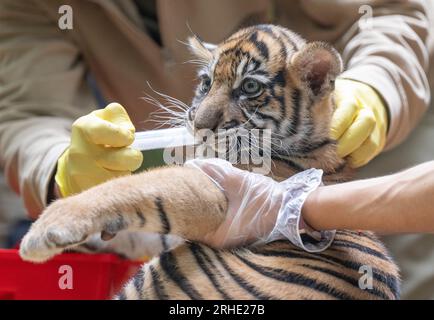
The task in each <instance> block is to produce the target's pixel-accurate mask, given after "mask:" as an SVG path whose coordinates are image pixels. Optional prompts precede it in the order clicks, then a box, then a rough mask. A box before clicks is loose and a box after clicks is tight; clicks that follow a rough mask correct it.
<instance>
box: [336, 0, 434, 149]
mask: <svg viewBox="0 0 434 320" xmlns="http://www.w3.org/2000/svg"><path fill="white" fill-rule="evenodd" d="M431 1H432V0H428V1H424V0H422V1H419V0H410V1H401V2H391V1H376V2H375V3H376V5H375V6H374V5H373V6H372V9H373V10H372V13H373V17H372V19H369V18H366V17H365V18H362V19H361V20H359V21H358V22H356V23H355V24H354V25H353V26H352V27H351V28H350V29H349V31H348V32H346V34H345V35H344V37H343V40H342V42H343V44H341V45H342V47H343V59H344V63H345V65H346V69H347V71H345V72H344V73H343V75H342V77H344V78H349V79H354V80H358V81H361V82H364V83H366V84H369V85H370V86H372V87H373V88H375V89H376V90H377V91H378V92H379V93H380V94H381V96H382V97H383V99H384V101H385V102H386V104H387V106H388V109H389V114H390V123H389V131H388V138H387V144H386V149H390V148H392V147H394V146H396V145H397V144H399V143H400V142H402V141H403V140H404V139H405V138H406V137H407V135H408V134H409V133H410V132H411V130H412V129H413V128H414V127H415V126H416V125H417V124H418V122H419V120H420V118H421V117H422V115H423V114H424V112H425V111H426V109H427V108H428V105H429V101H430V89H429V84H428V80H427V75H426V73H427V70H428V66H429V61H428V60H429V52H428V44H427V43H428V35H429V31H430V32H432V31H433V30H434V26H433V22H432V21H429V19H428V13H429V11H428V10H432V5H431V4H432V2H431ZM430 7H431V9H430Z"/></svg>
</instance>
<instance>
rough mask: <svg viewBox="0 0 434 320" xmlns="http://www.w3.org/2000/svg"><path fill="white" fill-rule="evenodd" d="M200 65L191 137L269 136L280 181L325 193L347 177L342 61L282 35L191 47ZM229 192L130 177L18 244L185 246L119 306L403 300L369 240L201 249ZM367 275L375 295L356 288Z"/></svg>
mask: <svg viewBox="0 0 434 320" xmlns="http://www.w3.org/2000/svg"><path fill="white" fill-rule="evenodd" d="M189 43H190V47H191V49H192V51H193V52H194V54H195V55H196V56H197V58H198V60H199V61H200V63H201V64H202V68H201V69H200V71H199V77H200V79H201V84H200V85H199V87H198V89H197V92H196V96H195V98H194V100H193V102H192V105H191V108H190V109H189V110H188V113H187V115H186V116H187V122H188V125H189V126H191V127H193V128H194V129H203V128H208V129H212V130H218V129H221V128H224V129H231V128H237V127H239V126H243V127H245V128H248V129H254V128H255V129H256V128H259V129H265V128H267V129H271V131H272V141H273V142H275V143H273V144H272V146H273V147H272V157H273V161H274V163H275V165H273V172H272V174H273V176H275V177H278V178H279V177H280V178H287V177H289V176H290V175H292V174H294V173H295V172H298V171H301V170H304V169H307V168H310V167H315V168H321V169H323V170H324V173H325V176H324V180H325V181H326V182H328V183H332V182H337V181H344V180H346V179H348V177H349V174H350V169H349V168H348V166H347V162H346V160H345V159H340V158H339V157H338V156H337V155H336V142H335V141H333V140H331V139H330V138H329V126H330V120H331V116H332V113H333V109H334V101H333V90H334V81H335V79H336V77H337V76H338V75H339V74H340V73H341V72H342V62H341V59H340V57H339V55H338V53H337V52H336V51H335V50H334V49H333V48H331V47H330V46H329V45H327V44H325V43H321V42H312V43H306V42H305V41H304V40H303V39H302V38H300V37H299V36H298V35H296V34H294V33H292V32H291V31H289V30H287V29H284V28H282V27H278V26H273V25H258V26H254V27H249V28H246V29H243V30H240V31H238V32H236V33H235V34H233V35H232V36H231V37H229V38H228V39H227V40H225V41H224V42H223V43H221V44H220V45H218V46H212V45H208V44H205V43H203V42H202V41H201V40H200V39H198V38H196V37H193V38H191V39H190V42H189ZM227 206H228V204H227V201H226V198H225V196H224V194H223V193H222V192H221V190H219V189H218V188H217V187H216V185H215V184H214V183H213V182H211V180H210V179H208V177H206V176H205V175H204V174H203V173H202V172H201V171H199V170H196V169H193V168H187V167H181V166H172V167H164V168H159V169H155V170H150V171H148V172H144V173H141V174H137V175H133V176H128V177H122V178H118V179H115V180H111V181H109V182H107V183H104V184H102V185H99V186H97V187H94V188H92V189H90V190H87V191H85V192H83V193H81V194H78V195H75V196H72V197H69V198H66V199H62V200H58V201H56V202H54V203H53V204H52V205H50V206H49V207H48V208H47V209H46V210H45V212H44V213H43V214H42V216H41V217H40V218H39V220H38V221H36V222H35V223H34V224H33V226H32V227H31V229H30V231H29V233H28V234H27V235H26V236H25V238H24V239H23V241H22V245H21V251H20V252H21V256H22V257H23V258H24V259H25V260H29V261H34V262H42V261H45V260H47V259H49V258H51V257H53V256H54V255H56V254H58V253H60V252H62V251H63V250H65V249H66V248H70V247H73V246H76V245H77V244H80V243H84V242H85V241H86V239H88V238H89V237H90V236H91V235H94V234H99V233H101V234H102V235H104V237H107V236H108V237H112V236H114V235H115V234H116V233H117V232H119V231H121V230H136V231H137V230H141V231H145V232H153V233H160V234H173V235H177V236H181V237H182V238H184V239H186V240H188V241H187V242H185V243H184V244H182V245H180V246H178V247H177V248H175V249H173V250H168V251H165V252H163V253H162V254H161V255H159V256H157V257H154V258H153V259H152V260H151V261H150V262H148V263H146V264H144V265H143V266H142V267H141V268H140V271H139V272H138V273H137V274H136V275H135V276H134V277H133V278H132V279H131V280H130V281H129V282H127V284H126V285H125V287H124V288H123V289H122V291H121V292H120V293H119V294H118V295H117V296H116V298H117V299H396V298H398V297H399V285H400V284H399V275H398V268H397V266H396V265H395V264H394V262H393V261H392V259H391V258H390V257H389V255H388V253H387V251H386V249H385V248H384V246H383V245H382V243H381V242H380V241H379V240H378V239H377V238H376V237H375V236H374V235H373V234H371V233H367V232H352V231H338V232H337V234H336V237H335V241H334V242H333V244H332V246H331V247H330V248H329V249H327V250H326V251H324V252H322V253H317V254H311V253H307V252H305V251H303V250H301V249H299V248H297V247H295V246H293V245H292V244H291V243H290V242H288V241H283V240H281V241H275V242H272V243H269V244H266V245H260V246H248V247H243V248H239V249H234V250H216V249H214V248H211V247H208V246H205V245H203V244H201V240H202V239H203V237H204V235H205V234H207V233H209V232H211V231H213V230H215V229H216V228H217V226H219V224H220V223H221V222H222V221H223V219H224V218H225V214H226V210H227ZM364 268H369V269H370V270H372V286H369V285H368V286H367V288H364V287H361V286H359V279H360V278H361V276H362V275H363V270H365V269H364Z"/></svg>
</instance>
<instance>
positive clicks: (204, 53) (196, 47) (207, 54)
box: [188, 36, 217, 62]
mask: <svg viewBox="0 0 434 320" xmlns="http://www.w3.org/2000/svg"><path fill="white" fill-rule="evenodd" d="M188 47H189V48H190V51H191V52H192V53H193V54H194V55H195V56H196V57H197V58H199V59H201V60H203V61H205V62H210V61H211V60H212V58H213V51H214V50H215V48H217V46H216V45H215V44H211V43H206V42H203V41H202V40H200V39H199V37H198V36H192V37H189V38H188Z"/></svg>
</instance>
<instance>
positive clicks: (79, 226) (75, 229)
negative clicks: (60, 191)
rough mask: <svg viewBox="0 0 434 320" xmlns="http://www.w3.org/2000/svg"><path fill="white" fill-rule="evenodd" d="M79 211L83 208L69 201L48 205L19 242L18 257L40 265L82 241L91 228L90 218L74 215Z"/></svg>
mask: <svg viewBox="0 0 434 320" xmlns="http://www.w3.org/2000/svg"><path fill="white" fill-rule="evenodd" d="M80 210H83V209H82V208H81V207H80V206H76V205H74V204H73V203H72V202H71V201H69V199H65V200H61V201H58V202H56V203H54V204H52V205H51V206H49V207H48V208H47V209H46V210H45V211H44V213H43V214H42V215H41V216H40V218H39V219H38V220H37V221H36V222H35V223H33V225H32V227H31V228H30V230H29V232H28V233H27V234H26V235H25V236H24V238H23V240H22V241H21V245H20V256H21V258H22V259H23V260H26V261H32V262H44V261H46V260H48V259H50V258H52V257H53V256H55V255H56V254H59V253H61V252H62V251H63V250H64V249H66V248H69V247H73V246H75V245H78V244H80V243H82V242H84V241H86V239H87V237H88V236H89V235H90V234H91V233H92V229H93V221H92V220H91V219H90V218H91V217H90V216H92V215H90V216H88V215H86V214H83V213H82V212H78V211H80ZM86 216H87V218H86Z"/></svg>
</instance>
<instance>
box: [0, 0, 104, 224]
mask: <svg viewBox="0 0 434 320" xmlns="http://www.w3.org/2000/svg"><path fill="white" fill-rule="evenodd" d="M40 3H41V2H40ZM95 105H96V103H94V100H93V98H92V95H91V93H90V92H89V89H88V88H87V87H86V83H85V68H84V66H83V63H82V62H81V61H80V52H79V50H78V49H77V48H76V46H75V45H74V43H73V41H72V40H71V39H70V38H69V36H68V31H62V30H60V29H59V28H58V27H57V21H50V18H48V17H47V13H46V12H44V10H43V9H42V8H40V7H39V4H37V2H36V1H14V0H2V1H1V2H0V165H1V167H2V168H4V170H5V176H6V179H7V182H8V184H9V185H10V187H11V188H12V189H13V190H14V191H16V192H17V193H19V194H20V195H21V196H22V198H23V201H24V204H25V207H26V209H27V211H28V213H29V215H30V216H32V217H37V215H38V214H39V213H40V212H41V211H42V209H43V208H44V206H45V205H46V199H47V187H48V184H49V182H50V179H51V177H52V175H53V172H54V170H55V167H56V163H57V159H58V157H59V156H60V155H61V154H62V153H63V151H64V150H65V149H66V147H67V146H68V144H69V130H70V127H71V123H72V121H73V119H76V118H77V117H79V116H80V115H82V114H85V113H87V112H89V111H90V110H86V109H84V108H83V107H87V108H89V107H91V106H95Z"/></svg>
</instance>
